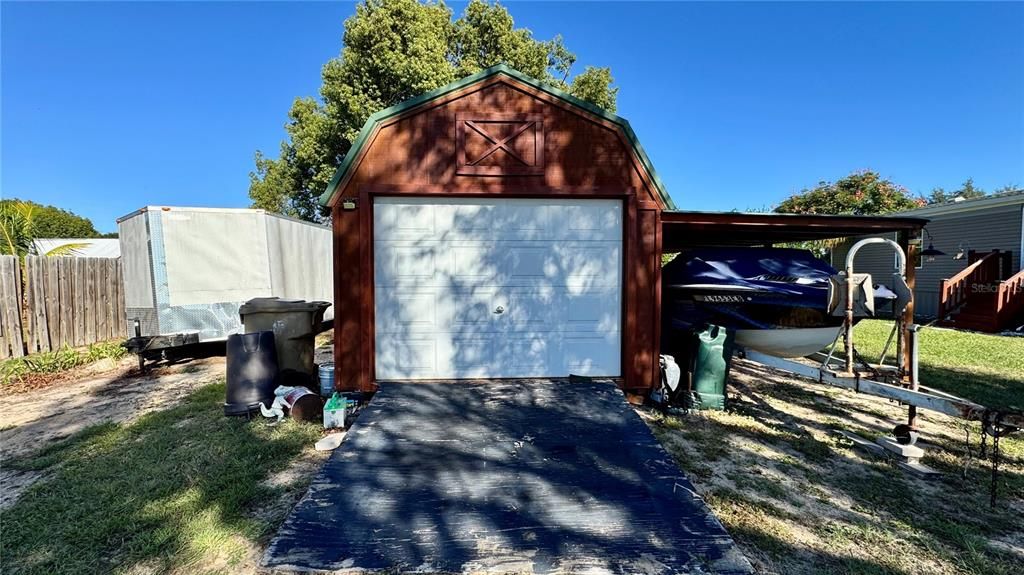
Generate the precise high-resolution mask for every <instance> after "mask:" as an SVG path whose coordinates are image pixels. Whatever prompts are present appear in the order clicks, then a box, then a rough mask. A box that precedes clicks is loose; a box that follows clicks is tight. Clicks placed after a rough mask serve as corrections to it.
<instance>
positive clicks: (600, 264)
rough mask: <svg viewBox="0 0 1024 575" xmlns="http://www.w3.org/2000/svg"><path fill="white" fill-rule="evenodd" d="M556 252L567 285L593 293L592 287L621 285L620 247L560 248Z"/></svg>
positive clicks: (567, 246)
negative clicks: (589, 290) (590, 290)
mask: <svg viewBox="0 0 1024 575" xmlns="http://www.w3.org/2000/svg"><path fill="white" fill-rule="evenodd" d="M554 251H555V257H556V262H557V263H556V265H557V266H558V269H559V270H564V274H565V276H564V280H563V281H564V285H567V286H570V287H576V288H577V289H589V288H590V287H591V286H618V285H620V284H621V281H620V279H619V278H620V273H619V270H620V269H621V267H622V264H621V260H620V249H619V247H618V246H616V245H605V244H602V245H600V246H597V247H580V246H579V245H576V244H570V245H558V246H556V247H555V249H554Z"/></svg>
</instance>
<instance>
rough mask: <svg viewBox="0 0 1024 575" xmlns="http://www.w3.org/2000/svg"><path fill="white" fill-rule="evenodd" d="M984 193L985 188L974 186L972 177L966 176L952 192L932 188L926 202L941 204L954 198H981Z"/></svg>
mask: <svg viewBox="0 0 1024 575" xmlns="http://www.w3.org/2000/svg"><path fill="white" fill-rule="evenodd" d="M985 195H986V194H985V190H983V189H981V188H978V187H975V185H974V178H967V180H966V181H964V183H963V184H961V185H960V189H958V190H956V191H953V192H947V191H946V190H945V189H943V188H935V189H933V190H932V193H931V195H929V196H928V203H929V204H943V203H946V202H951V201H953V200H955V199H956V198H963V199H965V200H970V199H972V198H981V197H984V196H985Z"/></svg>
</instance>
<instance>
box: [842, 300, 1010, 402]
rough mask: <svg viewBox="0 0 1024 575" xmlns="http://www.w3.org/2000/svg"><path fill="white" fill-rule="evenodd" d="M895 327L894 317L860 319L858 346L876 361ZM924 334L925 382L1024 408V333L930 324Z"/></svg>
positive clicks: (922, 363)
mask: <svg viewBox="0 0 1024 575" xmlns="http://www.w3.org/2000/svg"><path fill="white" fill-rule="evenodd" d="M891 329H892V322H891V321H882V320H866V321H862V322H860V323H858V324H857V325H856V326H855V327H854V328H853V341H854V344H855V345H856V346H857V350H858V351H859V352H861V353H862V354H864V355H866V356H867V357H868V358H869V359H877V358H878V354H879V353H881V351H882V346H884V345H885V340H886V338H887V337H888V336H889V331H890V330H891ZM919 338H920V339H919V342H920V352H919V358H918V362H919V367H918V368H919V372H920V375H921V383H922V384H923V385H926V386H928V387H934V388H935V389H939V390H942V391H945V392H946V393H952V394H954V395H958V396H960V397H964V398H967V399H970V400H972V401H976V402H978V403H980V404H982V405H984V406H986V407H1010V406H1017V407H1018V408H1024V337H1006V336H999V335H987V334H981V333H971V332H965V331H956V330H952V329H942V328H928V327H926V328H923V329H922V330H921V332H920V335H919ZM889 357H890V358H891V357H892V349H891V348H890V351H889Z"/></svg>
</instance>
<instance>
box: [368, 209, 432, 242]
mask: <svg viewBox="0 0 1024 575" xmlns="http://www.w3.org/2000/svg"><path fill="white" fill-rule="evenodd" d="M435 210H436V208H435V206H433V205H431V204H429V203H426V202H423V201H421V200H416V199H411V200H392V201H389V202H386V203H377V204H376V205H375V206H374V210H373V216H374V221H373V236H374V239H377V238H388V239H391V240H401V239H414V240H416V239H434V238H436V237H437V235H438V234H437V222H436V213H435Z"/></svg>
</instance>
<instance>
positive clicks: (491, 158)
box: [455, 114, 544, 176]
mask: <svg viewBox="0 0 1024 575" xmlns="http://www.w3.org/2000/svg"><path fill="white" fill-rule="evenodd" d="M455 125H456V139H457V143H456V145H457V150H458V156H457V162H458V166H457V169H456V173H457V174H459V175H463V176H537V175H542V174H543V173H544V120H543V116H542V115H541V114H457V115H456V118H455Z"/></svg>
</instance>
